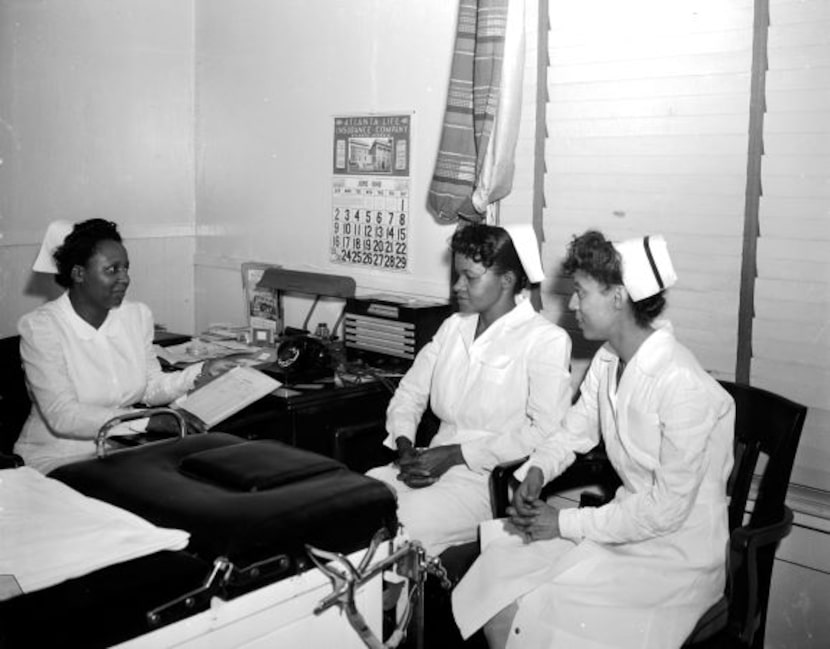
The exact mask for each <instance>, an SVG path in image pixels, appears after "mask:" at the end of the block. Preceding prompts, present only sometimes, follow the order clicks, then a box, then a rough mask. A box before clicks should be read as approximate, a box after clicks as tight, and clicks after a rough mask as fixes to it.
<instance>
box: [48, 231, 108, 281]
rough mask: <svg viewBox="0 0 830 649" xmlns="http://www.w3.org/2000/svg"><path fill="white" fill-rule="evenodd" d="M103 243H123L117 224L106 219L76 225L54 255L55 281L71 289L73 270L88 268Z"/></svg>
mask: <svg viewBox="0 0 830 649" xmlns="http://www.w3.org/2000/svg"><path fill="white" fill-rule="evenodd" d="M102 241H115V242H116V243H121V235H120V234H118V226H117V225H116V224H115V223H113V222H112V221H107V220H105V219H89V220H87V221H81V222H80V223H76V224H75V226H74V227H73V228H72V232H70V233H69V234H68V235H67V236H66V239H64V241H63V244H62V245H61V246H60V247H58V248H57V249H56V250H55V252H54V254H53V256H54V258H55V264H56V265H57V267H58V274H57V275H55V281H56V282H57V283H58V284H60V285H61V286H63V287H64V288H71V287H72V269H73V268H74V267H75V266H86V264H87V262H88V261H89V260H90V258H91V257H92V256H93V255H94V254H95V250H96V248H97V247H98V244H99V243H101V242H102Z"/></svg>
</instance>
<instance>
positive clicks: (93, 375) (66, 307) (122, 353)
mask: <svg viewBox="0 0 830 649" xmlns="http://www.w3.org/2000/svg"><path fill="white" fill-rule="evenodd" d="M18 331H19V332H20V336H21V339H20V354H21V357H22V359H23V367H24V369H25V372H26V383H27V386H28V389H29V393H30V396H31V397H32V401H33V405H32V410H31V412H30V413H29V418H28V419H27V420H26V423H25V424H24V426H23V430H22V432H21V434H20V438H19V439H18V441H17V444H16V445H15V452H16V453H18V454H20V455H21V456H22V457H23V459H24V460H25V462H26V464H27V465H29V466H31V467H33V468H35V469H38V470H39V471H42V472H43V473H46V472H48V471H50V470H51V469H53V468H55V467H56V466H58V465H60V464H62V463H64V462H66V461H68V460H69V459H75V458H77V457H81V456H88V455H91V454H92V453H93V451H94V443H93V440H94V438H95V435H96V434H97V432H98V429H99V428H100V427H101V426H102V425H103V424H104V423H105V422H106V421H107V420H108V419H110V418H112V417H114V416H116V415H119V414H122V413H125V412H128V411H130V410H131V407H130V406H133V405H134V404H136V403H138V402H144V403H145V404H147V405H161V404H166V403H169V402H171V401H173V400H174V399H176V398H177V397H179V396H181V395H182V394H184V393H185V392H187V391H188V390H189V389H191V388H192V387H193V384H194V381H195V379H196V376H197V375H198V373H199V371H200V370H201V363H200V364H198V365H195V366H192V367H189V368H187V369H186V370H184V371H182V372H171V373H163V372H162V371H161V367H160V366H159V362H158V359H157V358H156V355H155V353H154V352H153V316H152V314H151V313H150V309H149V308H147V306H145V305H144V304H141V303H139V302H128V301H124V302H123V303H122V304H121V306H119V307H117V308H115V309H111V310H110V311H109V313H108V314H107V319H106V320H105V321H104V323H103V324H102V325H101V326H100V327H99V328H98V329H96V328H95V327H93V326H91V325H90V324H89V323H88V322H86V321H85V320H84V319H83V318H81V317H80V316H79V315H78V314H77V313H75V310H74V309H73V308H72V304H71V302H70V301H69V296H68V293H64V294H63V295H61V297H59V298H57V299H55V300H52V301H51V302H48V303H46V304H44V305H43V306H40V307H38V308H37V309H35V310H34V311H32V312H31V313H28V314H26V315H24V316H23V317H22V318H21V319H20V322H19V323H18Z"/></svg>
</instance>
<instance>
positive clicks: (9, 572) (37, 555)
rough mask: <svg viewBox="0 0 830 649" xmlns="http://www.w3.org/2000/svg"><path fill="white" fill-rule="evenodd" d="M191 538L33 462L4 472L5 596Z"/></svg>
mask: <svg viewBox="0 0 830 649" xmlns="http://www.w3.org/2000/svg"><path fill="white" fill-rule="evenodd" d="M189 539H190V535H189V534H188V533H187V532H184V531H182V530H175V529H165V528H160V527H156V526H155V525H153V524H151V523H149V522H148V521H146V520H144V519H143V518H140V517H139V516H136V515H135V514H132V513H130V512H128V511H126V510H124V509H121V508H120V507H115V506H113V505H109V504H107V503H105V502H102V501H100V500H96V499H94V498H88V497H86V496H84V495H82V494H80V493H79V492H77V491H75V490H74V489H72V488H70V487H68V486H66V485H65V484H63V483H61V482H58V481H57V480H53V479H51V478H47V477H46V476H44V475H42V474H41V473H39V472H37V471H35V470H34V469H31V468H29V467H21V468H19V469H5V470H0V600H3V599H8V598H10V597H13V596H14V595H17V594H20V592H24V593H27V592H31V591H34V590H38V589H41V588H46V587H48V586H52V585H54V584H57V583H60V582H62V581H65V580H67V579H71V578H73V577H80V576H82V575H85V574H87V573H90V572H93V571H95V570H99V569H101V568H104V567H106V566H110V565H113V564H116V563H120V562H122V561H129V560H130V559H135V558H137V557H142V556H145V555H148V554H152V553H153V552H158V551H160V550H180V549H182V548H184V547H185V546H187V543H188V541H189Z"/></svg>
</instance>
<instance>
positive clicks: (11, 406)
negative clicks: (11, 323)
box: [0, 336, 32, 455]
mask: <svg viewBox="0 0 830 649" xmlns="http://www.w3.org/2000/svg"><path fill="white" fill-rule="evenodd" d="M31 405H32V404H31V400H30V399H29V393H28V391H27V390H26V379H25V375H24V374H23V364H22V362H21V360H20V336H9V337H7V338H0V454H6V455H10V454H11V453H12V450H13V449H14V443H15V442H16V441H17V438H18V436H19V435H20V431H21V430H22V429H23V424H24V423H25V422H26V418H27V417H28V416H29V410H30V408H31Z"/></svg>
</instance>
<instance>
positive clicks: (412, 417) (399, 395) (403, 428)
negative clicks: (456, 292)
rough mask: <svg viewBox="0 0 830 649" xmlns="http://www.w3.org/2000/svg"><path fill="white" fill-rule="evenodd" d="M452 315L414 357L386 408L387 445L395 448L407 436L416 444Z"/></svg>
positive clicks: (385, 442)
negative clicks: (398, 441) (400, 438)
mask: <svg viewBox="0 0 830 649" xmlns="http://www.w3.org/2000/svg"><path fill="white" fill-rule="evenodd" d="M451 319H452V316H450V318H447V319H446V320H445V321H444V322H443V324H442V325H441V327H440V328H439V329H438V331H437V332H436V334H435V336H434V337H433V339H432V340H431V341H429V342H428V343H427V344H426V345H424V346H423V347H422V348H421V351H419V352H418V354H417V355H416V356H415V360H414V361H413V363H412V367H410V368H409V370H408V371H407V372H406V374H404V377H403V378H402V379H401V382H400V383H399V384H398V387H397V389H396V390H395V394H394V395H392V399H391V400H390V401H389V406H388V407H387V408H386V431H387V435H386V439H385V440H384V442H383V443H384V445H386V446H388V447H389V448H391V449H396V448H397V446H396V444H395V440H396V439H397V438H398V437H405V438H406V439H408V440H410V441H411V442H412V443H413V444H414V443H415V434H416V433H417V432H418V424H419V423H420V422H421V417H422V416H423V414H424V412H425V411H426V409H427V406H428V405H429V393H430V389H431V388H432V374H433V370H434V369H435V364H436V363H437V362H438V358H439V357H440V355H441V350H442V349H443V347H444V344H445V343H446V340H447V337H448V334H449V331H450V329H451V323H450V321H451Z"/></svg>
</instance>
